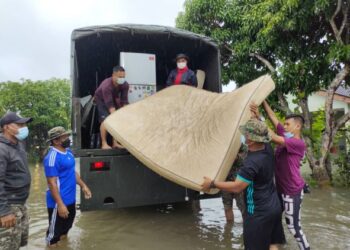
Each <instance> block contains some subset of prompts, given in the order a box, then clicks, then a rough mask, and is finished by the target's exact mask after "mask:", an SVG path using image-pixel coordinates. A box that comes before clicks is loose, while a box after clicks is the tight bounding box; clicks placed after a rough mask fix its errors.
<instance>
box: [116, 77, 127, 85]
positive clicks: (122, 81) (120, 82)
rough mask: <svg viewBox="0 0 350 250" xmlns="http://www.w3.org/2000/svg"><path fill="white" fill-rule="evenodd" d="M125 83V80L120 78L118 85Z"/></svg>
mask: <svg viewBox="0 0 350 250" xmlns="http://www.w3.org/2000/svg"><path fill="white" fill-rule="evenodd" d="M124 82H125V78H118V79H117V83H118V84H123V83H124Z"/></svg>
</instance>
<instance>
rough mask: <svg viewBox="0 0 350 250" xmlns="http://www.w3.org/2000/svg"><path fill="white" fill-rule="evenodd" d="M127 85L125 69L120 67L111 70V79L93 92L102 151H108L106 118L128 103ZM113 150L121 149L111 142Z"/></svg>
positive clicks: (118, 145) (117, 144) (104, 81)
mask: <svg viewBox="0 0 350 250" xmlns="http://www.w3.org/2000/svg"><path fill="white" fill-rule="evenodd" d="M128 91H129V84H128V83H127V82H126V81H125V69H124V68H123V67H121V66H115V67H114V68H113V74H112V76H111V77H109V78H107V79H105V80H103V81H102V83H101V84H100V86H99V87H98V88H97V89H96V91H95V95H94V98H95V102H96V104H97V110H98V117H99V122H100V123H101V126H100V133H101V142H102V148H103V149H110V148H111V147H110V146H109V145H108V143H107V130H106V128H105V127H104V125H103V121H104V120H105V119H106V117H107V116H108V115H109V114H111V113H113V112H114V111H116V110H117V109H119V108H121V107H123V106H124V105H127V104H129V101H128ZM113 147H114V148H122V146H121V145H120V144H119V143H118V142H117V141H114V142H113Z"/></svg>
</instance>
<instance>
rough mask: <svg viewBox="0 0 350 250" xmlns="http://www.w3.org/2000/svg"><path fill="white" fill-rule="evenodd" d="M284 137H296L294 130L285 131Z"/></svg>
mask: <svg viewBox="0 0 350 250" xmlns="http://www.w3.org/2000/svg"><path fill="white" fill-rule="evenodd" d="M284 137H286V138H292V137H294V134H293V133H292V132H285V133H284Z"/></svg>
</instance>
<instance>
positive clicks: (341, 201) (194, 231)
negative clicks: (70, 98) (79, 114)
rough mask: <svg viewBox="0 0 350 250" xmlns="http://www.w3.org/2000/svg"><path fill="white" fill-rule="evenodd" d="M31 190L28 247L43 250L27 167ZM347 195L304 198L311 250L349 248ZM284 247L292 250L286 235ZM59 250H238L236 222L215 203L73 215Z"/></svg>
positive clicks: (37, 170) (41, 207) (39, 212)
mask: <svg viewBox="0 0 350 250" xmlns="http://www.w3.org/2000/svg"><path fill="white" fill-rule="evenodd" d="M31 172H32V190H31V195H30V197H29V201H28V205H29V211H30V216H31V221H30V237H29V245H28V246H27V247H26V248H24V249H30V250H34V249H35V250H37V249H45V240H44V239H45V232H46V228H47V226H48V221H47V211H46V205H45V190H46V181H45V176H44V173H43V169H42V167H41V166H39V165H37V166H31ZM349 191H350V190H348V189H335V188H329V189H323V190H321V189H314V190H312V193H311V194H309V195H305V197H304V198H305V199H304V202H303V209H302V212H303V213H302V222H303V229H304V232H305V233H306V235H307V237H308V240H309V242H310V244H311V248H312V249H321V250H324V249H339V250H344V249H350V192H349ZM286 235H287V238H288V245H286V246H285V247H284V248H283V249H298V248H297V246H296V244H295V242H294V240H293V239H292V238H291V236H290V234H289V233H288V232H286ZM59 249H70V250H73V249H74V250H88V249H97V250H110V249H112V250H114V249H122V250H129V249H155V250H158V249H167V250H168V249H169V250H172V249H207V250H211V249H243V244H242V218H241V216H240V214H239V212H238V210H235V224H234V225H233V226H230V225H227V224H226V222H225V216H224V212H223V207H222V203H221V200H220V199H210V200H204V201H201V210H200V211H194V210H193V209H192V208H191V206H190V205H183V204H182V205H178V206H170V205H169V206H153V207H141V208H132V209H119V210H113V211H97V212H84V213H80V211H79V210H78V211H77V217H76V220H75V224H74V227H73V228H72V230H71V231H70V233H69V238H68V240H67V241H63V242H62V243H61V246H60V247H59Z"/></svg>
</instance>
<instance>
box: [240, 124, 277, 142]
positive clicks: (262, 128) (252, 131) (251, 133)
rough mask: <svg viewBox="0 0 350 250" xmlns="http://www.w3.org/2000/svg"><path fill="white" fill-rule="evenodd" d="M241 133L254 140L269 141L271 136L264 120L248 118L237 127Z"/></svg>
mask: <svg viewBox="0 0 350 250" xmlns="http://www.w3.org/2000/svg"><path fill="white" fill-rule="evenodd" d="M239 131H240V132H241V133H242V134H243V135H248V139H249V140H251V141H254V142H269V141H271V136H270V135H269V131H268V129H267V126H266V124H265V123H264V122H262V121H259V120H257V119H250V120H249V121H247V123H246V124H244V125H242V126H240V127H239Z"/></svg>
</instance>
